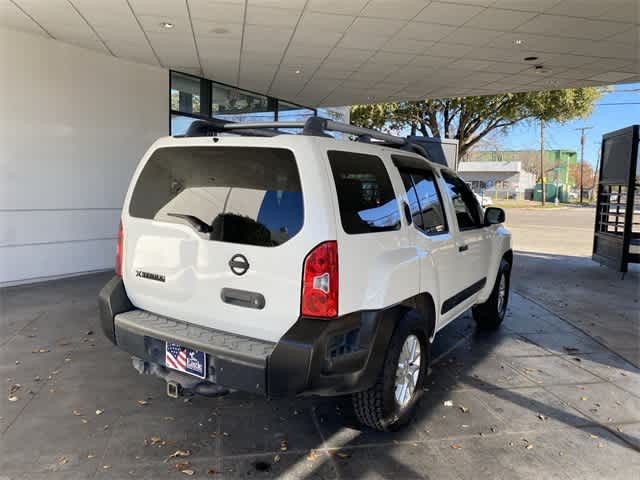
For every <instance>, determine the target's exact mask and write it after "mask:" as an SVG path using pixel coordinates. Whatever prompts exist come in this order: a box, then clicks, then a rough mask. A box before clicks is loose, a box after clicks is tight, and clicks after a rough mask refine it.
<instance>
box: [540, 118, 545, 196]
mask: <svg viewBox="0 0 640 480" xmlns="http://www.w3.org/2000/svg"><path fill="white" fill-rule="evenodd" d="M540 186H541V187H542V195H541V197H540V198H541V200H542V206H543V207H544V201H545V198H544V120H542V119H540Z"/></svg>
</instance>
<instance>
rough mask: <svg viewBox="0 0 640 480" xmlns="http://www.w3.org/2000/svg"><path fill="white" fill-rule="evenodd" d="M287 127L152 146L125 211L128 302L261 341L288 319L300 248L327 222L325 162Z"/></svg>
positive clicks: (319, 236)
mask: <svg viewBox="0 0 640 480" xmlns="http://www.w3.org/2000/svg"><path fill="white" fill-rule="evenodd" d="M278 138H281V137H278ZM289 138H291V140H289V141H288V142H287V144H288V145H289V144H294V147H292V148H287V149H285V148H281V147H278V146H277V145H282V140H280V141H277V139H239V138H233V137H223V138H221V139H220V140H219V141H218V143H216V144H215V145H212V143H211V139H189V140H188V141H187V140H186V139H183V140H177V139H176V140H171V141H169V142H171V143H170V144H169V145H164V146H163V145H159V146H156V148H155V149H154V150H153V151H152V152H151V154H150V155H149V156H148V160H147V162H146V164H145V165H144V166H142V167H141V168H139V169H138V171H137V172H136V175H135V176H134V179H135V182H133V183H132V184H133V185H134V186H133V187H132V190H131V191H130V192H129V194H128V196H127V201H126V204H125V211H124V214H123V227H124V242H125V243H124V268H123V278H124V282H125V287H126V290H127V294H128V295H129V297H130V299H131V301H132V303H133V304H134V305H135V306H137V307H138V308H141V309H143V310H147V311H150V312H154V313H157V314H160V315H164V316H166V317H170V318H175V319H178V320H182V321H185V322H189V323H193V324H196V325H201V326H205V327H209V328H214V329H217V330H222V331H227V332H232V333H235V334H239V335H245V336H248V337H252V338H259V339H264V340H269V341H277V340H279V339H280V337H281V336H282V335H283V334H284V333H285V332H286V331H287V330H288V329H289V328H290V327H291V326H292V325H293V324H294V323H295V321H296V320H297V318H298V316H299V313H300V289H301V275H302V263H303V261H304V258H305V256H306V254H307V253H308V252H309V251H310V250H311V249H312V248H313V247H314V246H315V245H317V244H318V243H320V242H321V241H323V240H328V239H335V229H334V227H333V219H332V217H331V214H332V209H331V208H328V205H326V204H325V205H324V206H323V202H327V201H328V200H327V199H328V198H329V197H328V193H327V191H328V185H327V176H326V165H325V164H324V163H323V162H322V161H321V160H319V156H318V155H317V152H316V148H315V145H314V142H313V141H312V140H311V139H305V138H301V137H289ZM187 142H188V143H187ZM300 158H304V161H303V162H301V161H298V160H297V159H300ZM314 159H318V161H315V160H314ZM323 199H324V200H323ZM311 213H313V215H312V214H311Z"/></svg>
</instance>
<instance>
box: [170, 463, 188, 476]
mask: <svg viewBox="0 0 640 480" xmlns="http://www.w3.org/2000/svg"><path fill="white" fill-rule="evenodd" d="M174 466H175V468H176V470H178V471H179V472H182V471H183V470H189V469H190V468H191V462H179V463H176V464H175V465H174ZM187 475H188V474H187Z"/></svg>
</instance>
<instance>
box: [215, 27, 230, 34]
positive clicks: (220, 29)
mask: <svg viewBox="0 0 640 480" xmlns="http://www.w3.org/2000/svg"><path fill="white" fill-rule="evenodd" d="M211 31H212V32H213V33H217V34H218V35H223V34H225V33H229V29H228V28H224V27H216V28H214V29H213V30H211Z"/></svg>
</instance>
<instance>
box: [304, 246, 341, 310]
mask: <svg viewBox="0 0 640 480" xmlns="http://www.w3.org/2000/svg"><path fill="white" fill-rule="evenodd" d="M300 310H301V312H302V315H303V316H306V317H321V318H332V317H336V316H337V315H338V244H337V242H335V241H330V242H324V243H321V244H320V245H318V246H317V247H316V248H314V249H313V250H311V252H309V254H308V255H307V258H305V260H304V269H303V273H302V302H301V307H300Z"/></svg>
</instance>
